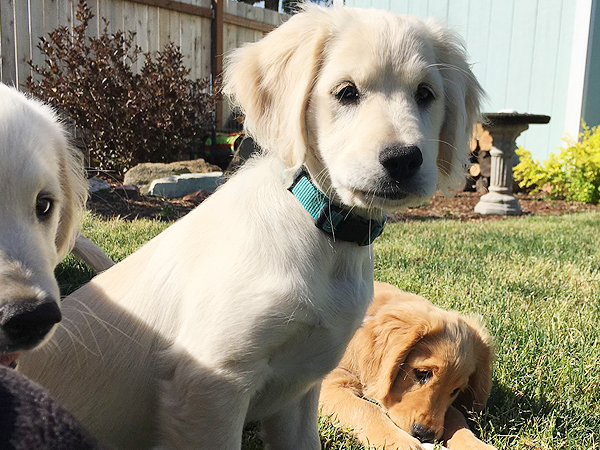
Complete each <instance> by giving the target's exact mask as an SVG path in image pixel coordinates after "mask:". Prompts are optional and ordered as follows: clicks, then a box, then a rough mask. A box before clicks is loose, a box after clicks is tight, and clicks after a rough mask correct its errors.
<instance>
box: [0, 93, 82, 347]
mask: <svg viewBox="0 0 600 450" xmlns="http://www.w3.org/2000/svg"><path fill="white" fill-rule="evenodd" d="M40 195H41V196H42V197H47V198H51V199H52V200H53V202H54V205H53V210H52V213H51V215H50V217H48V219H47V220H38V218H37V217H36V200H37V198H38V196H40ZM86 197H87V184H86V182H85V178H84V174H83V164H82V162H81V158H80V157H79V155H78V154H77V153H76V151H75V150H74V149H72V148H71V147H70V145H69V142H68V139H67V135H66V133H65V131H64V129H63V127H62V125H61V124H60V123H59V121H58V119H57V117H56V115H55V113H54V111H52V110H51V109H50V108H49V107H47V106H46V105H44V104H42V103H41V102H38V101H35V100H33V99H31V98H28V97H26V96H25V95H23V94H21V93H20V92H18V91H16V90H15V89H13V88H10V87H8V86H6V85H4V84H0V309H1V310H2V312H1V314H8V313H9V311H8V310H10V309H11V308H19V307H20V306H19V301H20V300H21V299H27V300H28V301H33V299H37V301H39V302H44V301H49V302H57V303H58V301H59V291H58V285H57V283H56V280H55V279H54V272H53V271H54V268H55V266H56V265H57V264H58V262H59V261H60V260H61V259H62V258H64V256H65V255H66V254H67V253H68V252H69V251H70V249H71V248H72V246H73V243H74V240H75V237H76V235H77V231H78V227H79V219H80V212H81V211H82V209H83V207H84V205H85V199H86ZM0 334H2V333H0ZM2 336H4V335H2ZM0 340H6V337H2V339H0ZM1 344H2V345H0V351H2V348H5V351H6V348H7V347H10V343H8V342H2V343H1Z"/></svg>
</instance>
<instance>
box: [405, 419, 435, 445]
mask: <svg viewBox="0 0 600 450" xmlns="http://www.w3.org/2000/svg"><path fill="white" fill-rule="evenodd" d="M410 434H411V435H412V437H414V438H417V439H418V440H419V441H420V442H433V441H434V440H435V431H433V430H431V429H429V428H427V427H425V426H423V425H421V424H418V423H415V424H413V426H412V427H410Z"/></svg>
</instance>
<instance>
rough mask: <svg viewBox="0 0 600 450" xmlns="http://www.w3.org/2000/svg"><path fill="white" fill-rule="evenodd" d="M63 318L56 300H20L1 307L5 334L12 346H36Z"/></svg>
mask: <svg viewBox="0 0 600 450" xmlns="http://www.w3.org/2000/svg"><path fill="white" fill-rule="evenodd" d="M61 318H62V315H61V313H60V308H59V307H58V305H57V304H56V302H54V301H45V302H43V303H40V302H39V301H38V300H36V301H19V302H17V303H12V304H8V305H4V306H3V307H2V308H1V309H0V327H1V328H2V331H3V332H4V335H5V336H6V337H7V338H8V339H9V340H10V344H11V345H12V346H16V347H22V348H27V347H33V346H35V345H36V344H37V343H38V342H40V341H41V340H42V339H44V337H45V336H46V334H48V332H49V331H50V330H51V329H52V327H53V326H54V325H55V324H56V323H58V322H60V320H61Z"/></svg>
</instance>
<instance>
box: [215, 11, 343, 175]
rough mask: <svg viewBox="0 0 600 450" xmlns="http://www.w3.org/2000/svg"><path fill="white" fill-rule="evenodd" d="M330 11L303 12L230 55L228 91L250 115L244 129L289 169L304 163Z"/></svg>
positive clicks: (225, 82) (246, 117) (225, 90)
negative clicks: (308, 118) (311, 98)
mask: <svg viewBox="0 0 600 450" xmlns="http://www.w3.org/2000/svg"><path fill="white" fill-rule="evenodd" d="M330 17H331V13H329V12H327V10H326V9H325V8H321V7H317V6H304V7H303V10H302V11H301V12H300V13H298V14H296V15H294V16H292V17H291V18H290V19H289V20H288V21H287V22H285V23H284V24H283V25H281V26H279V27H278V28H276V29H275V30H273V31H272V32H271V33H269V34H268V35H267V36H266V37H265V38H263V39H262V40H260V41H258V42H255V43H251V44H246V45H245V46H243V47H242V48H240V49H238V50H235V51H234V52H233V53H232V54H231V55H230V56H229V57H228V58H227V68H226V70H225V75H224V92H225V94H227V95H228V96H229V97H230V99H231V100H232V101H233V103H234V104H236V105H237V106H239V107H240V109H241V110H242V112H243V113H244V114H245V124H244V126H245V129H246V131H247V132H248V133H249V134H250V135H251V136H252V137H253V138H254V139H255V141H256V142H257V143H258V144H259V146H260V147H261V148H262V149H263V150H265V151H267V152H274V153H275V154H278V155H279V156H280V157H281V159H282V160H283V161H284V162H285V163H286V165H287V166H288V167H290V168H291V167H298V166H300V165H301V164H302V163H303V162H304V157H305V151H306V123H305V122H306V120H305V119H306V117H305V114H306V109H307V106H308V99H309V95H310V92H311V90H312V88H313V85H314V83H315V80H316V77H317V75H318V72H319V66H320V61H321V58H322V54H323V47H324V45H325V42H326V40H327V39H328V37H329V33H330V31H329V28H330V27H329V26H328V23H329V21H330Z"/></svg>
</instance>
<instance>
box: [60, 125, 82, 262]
mask: <svg viewBox="0 0 600 450" xmlns="http://www.w3.org/2000/svg"><path fill="white" fill-rule="evenodd" d="M60 147H61V152H60V155H59V166H60V175H59V176H60V184H61V191H62V203H61V206H60V211H59V222H58V230H57V233H56V239H55V243H56V250H57V253H58V257H59V258H60V259H59V260H62V259H63V258H64V257H65V256H67V253H69V252H70V251H71V249H72V248H73V245H74V244H75V238H76V237H77V234H78V232H79V226H80V225H81V216H82V213H83V210H84V208H85V203H86V201H87V198H88V184H87V180H86V177H85V171H84V168H83V155H82V154H81V152H79V150H77V149H76V148H74V147H72V146H71V145H70V143H69V137H68V135H67V133H66V132H64V133H63V139H61V142H60Z"/></svg>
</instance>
